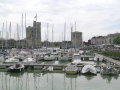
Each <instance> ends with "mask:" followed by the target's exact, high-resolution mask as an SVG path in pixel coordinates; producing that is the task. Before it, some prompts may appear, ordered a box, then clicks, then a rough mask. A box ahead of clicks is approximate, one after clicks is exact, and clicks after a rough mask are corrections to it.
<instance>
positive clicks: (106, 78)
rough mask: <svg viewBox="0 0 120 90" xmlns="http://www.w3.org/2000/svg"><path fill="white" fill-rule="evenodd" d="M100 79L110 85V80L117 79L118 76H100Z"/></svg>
mask: <svg viewBox="0 0 120 90" xmlns="http://www.w3.org/2000/svg"><path fill="white" fill-rule="evenodd" d="M101 77H102V79H104V80H106V81H107V82H108V83H111V81H112V79H116V80H117V79H118V77H119V75H113V76H108V75H101Z"/></svg>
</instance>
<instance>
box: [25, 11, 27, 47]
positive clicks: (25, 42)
mask: <svg viewBox="0 0 120 90" xmlns="http://www.w3.org/2000/svg"><path fill="white" fill-rule="evenodd" d="M25 34H26V13H25ZM25 45H26V48H27V37H26V41H25Z"/></svg>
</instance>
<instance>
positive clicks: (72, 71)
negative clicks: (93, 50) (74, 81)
mask: <svg viewBox="0 0 120 90" xmlns="http://www.w3.org/2000/svg"><path fill="white" fill-rule="evenodd" d="M77 70H78V67H77V66H75V65H68V66H67V67H66V68H65V72H66V74H77Z"/></svg>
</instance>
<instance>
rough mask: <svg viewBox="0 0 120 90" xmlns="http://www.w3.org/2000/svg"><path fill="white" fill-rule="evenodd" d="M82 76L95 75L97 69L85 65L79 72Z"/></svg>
mask: <svg viewBox="0 0 120 90" xmlns="http://www.w3.org/2000/svg"><path fill="white" fill-rule="evenodd" d="M81 73H82V74H88V75H89V74H90V75H96V74H97V69H96V68H95V67H94V66H93V65H85V66H84V67H83V68H82V71H81Z"/></svg>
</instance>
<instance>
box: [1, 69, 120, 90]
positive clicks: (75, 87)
mask: <svg viewBox="0 0 120 90" xmlns="http://www.w3.org/2000/svg"><path fill="white" fill-rule="evenodd" d="M105 80H106V81H107V82H105ZM0 81H1V82H0V89H1V90H106V88H107V89H109V90H119V88H120V86H119V82H120V79H119V76H105V75H100V74H98V75H96V76H93V75H68V74H65V73H59V72H58V73H56V72H49V73H48V72H42V71H39V70H35V71H28V72H24V73H8V72H0ZM98 83H99V84H98ZM104 86H108V87H104ZM113 87H117V88H116V89H115V88H113Z"/></svg>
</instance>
